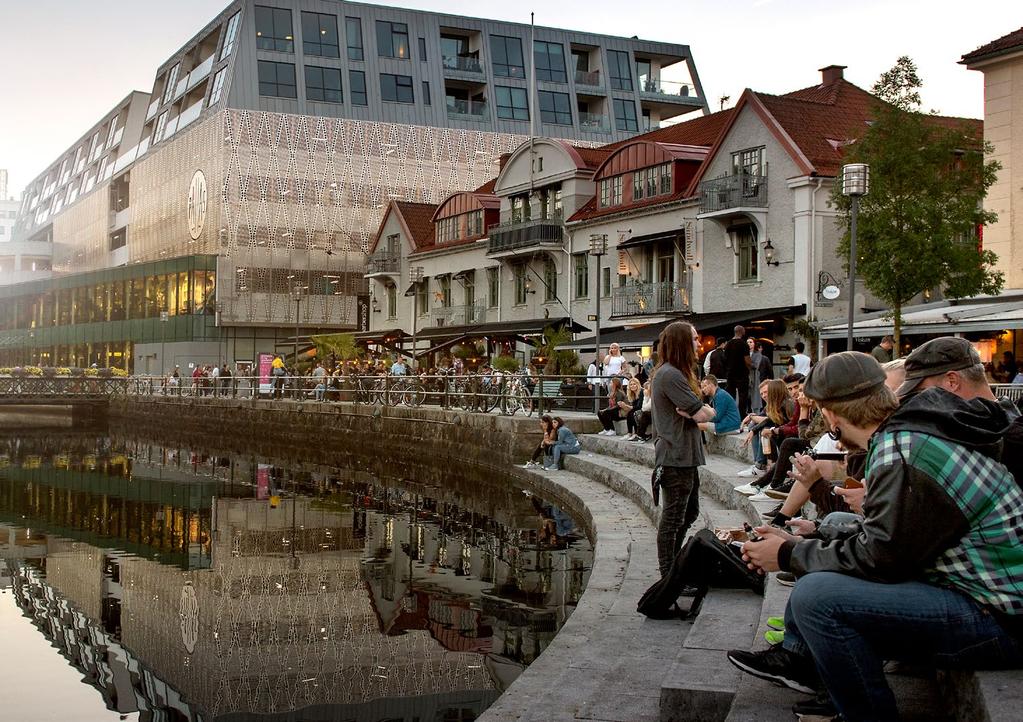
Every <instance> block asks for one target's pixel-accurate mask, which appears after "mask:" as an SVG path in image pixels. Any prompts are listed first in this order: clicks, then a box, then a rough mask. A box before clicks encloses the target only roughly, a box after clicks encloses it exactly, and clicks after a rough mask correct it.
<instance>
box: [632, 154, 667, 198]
mask: <svg viewBox="0 0 1023 722" xmlns="http://www.w3.org/2000/svg"><path fill="white" fill-rule="evenodd" d="M670 193H671V163H662V164H661V165H655V166H654V167H652V168H642V169H640V170H637V171H633V174H632V200H634V201H639V200H643V199H644V198H654V197H656V196H662V195H669V194H670Z"/></svg>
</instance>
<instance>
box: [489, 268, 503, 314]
mask: <svg viewBox="0 0 1023 722" xmlns="http://www.w3.org/2000/svg"><path fill="white" fill-rule="evenodd" d="M500 301H501V269H500V268H498V267H496V266H495V267H492V268H488V269H487V308H497V306H498V305H499V303H500Z"/></svg>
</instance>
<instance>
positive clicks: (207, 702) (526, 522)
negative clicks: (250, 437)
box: [0, 430, 593, 722]
mask: <svg viewBox="0 0 1023 722" xmlns="http://www.w3.org/2000/svg"><path fill="white" fill-rule="evenodd" d="M381 466H386V465H385V464H381V463H380V460H379V459H372V458H370V457H367V458H360V457H358V456H353V457H352V461H351V463H350V464H348V465H347V466H345V467H343V468H338V467H326V466H321V465H317V464H316V463H315V460H312V461H302V460H295V459H292V460H289V461H287V462H284V461H280V460H274V459H269V458H260V457H258V456H246V455H243V454H236V453H224V452H212V451H204V450H203V449H200V448H191V449H186V448H177V447H175V446H173V445H167V444H166V443H164V444H161V443H160V442H159V441H158V440H153V439H143V438H139V437H137V436H131V435H119V434H102V435H97V434H95V433H88V432H84V433H83V432H68V431H66V430H60V431H27V430H26V431H21V432H19V435H17V436H15V435H12V434H8V433H4V434H2V435H0V640H2V644H3V651H4V653H3V654H2V655H0V690H2V693H0V698H2V700H0V708H2V711H0V717H2V718H3V719H9V720H17V721H18V722H36V721H37V720H38V721H43V720H47V721H49V720H61V721H64V720H74V722H93V721H96V722H99V721H105V720H126V719H127V720H139V721H140V722H149V721H150V720H153V721H154V722H163V721H167V722H171V721H174V722H180V721H183V720H189V721H195V722H199V721H202V722H214V721H216V720H225V721H227V720H229V721H231V722H242V721H246V720H260V721H261V722H267V721H269V722H273V721H277V720H280V721H281V722H284V721H285V720H286V721H287V722H299V721H301V720H317V721H321V720H322V721H327V720H330V721H337V722H341V721H349V720H358V721H359V722H363V721H365V722H385V721H386V722H395V721H398V720H402V721H408V722H412V721H413V720H418V721H419V722H466V721H468V720H473V719H475V718H476V717H477V716H478V715H479V714H480V713H481V712H482V711H483V710H485V709H486V708H487V706H488V705H490V704H491V703H492V702H493V701H494V700H495V699H496V698H497V696H498V695H499V694H500V693H501V692H502V691H503V690H504V689H506V688H507V687H508V685H509V684H510V683H511V682H512V681H513V680H514V679H515V678H516V676H517V675H518V674H519V673H520V672H521V671H522V670H523V669H524V668H525V667H526V666H527V665H528V664H529V663H530V662H531V661H532V660H533V659H535V658H536V656H537V655H539V654H540V652H542V651H543V649H544V648H545V647H546V646H547V645H548V644H549V643H550V642H551V640H552V639H553V637H554V635H555V633H556V632H557V630H558V629H559V628H560V626H561V625H562V624H564V622H565V620H566V619H567V617H568V616H569V615H570V614H571V612H572V610H573V609H574V608H575V605H576V603H577V602H578V600H579V598H580V596H581V594H582V592H583V589H584V588H585V585H586V581H587V578H588V576H589V570H590V566H591V562H592V556H593V555H592V549H591V546H590V544H589V542H588V541H587V538H586V534H585V533H584V531H583V530H582V529H581V528H580V527H579V526H578V525H577V524H576V523H575V521H574V520H573V518H572V516H571V515H570V514H569V513H567V512H566V511H565V510H564V509H562V508H559V507H558V506H557V505H555V504H553V503H550V502H548V501H545V500H543V499H541V498H539V497H537V496H535V495H533V494H531V493H530V492H529V491H528V490H526V489H523V488H521V487H518V486H515V485H514V483H513V482H512V481H511V480H510V479H502V478H495V477H494V475H493V474H492V473H481V472H478V471H477V472H473V471H472V470H471V469H453V468H451V466H450V465H446V464H443V463H438V464H437V465H436V466H431V465H430V464H429V463H424V462H422V461H421V460H419V461H417V464H416V465H404V466H397V465H391V466H394V468H395V470H396V471H395V473H394V475H388V473H387V472H386V471H383V470H381V468H380V467H381Z"/></svg>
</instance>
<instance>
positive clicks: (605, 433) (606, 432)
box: [600, 429, 615, 436]
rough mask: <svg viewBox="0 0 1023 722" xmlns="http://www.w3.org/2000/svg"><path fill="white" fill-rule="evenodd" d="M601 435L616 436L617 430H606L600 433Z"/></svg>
mask: <svg viewBox="0 0 1023 722" xmlns="http://www.w3.org/2000/svg"><path fill="white" fill-rule="evenodd" d="M600 435H601V436H614V435H615V430H614V429H604V430H603V431H601V432H600Z"/></svg>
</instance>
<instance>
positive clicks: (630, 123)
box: [614, 98, 639, 133]
mask: <svg viewBox="0 0 1023 722" xmlns="http://www.w3.org/2000/svg"><path fill="white" fill-rule="evenodd" d="M614 105H615V127H616V128H617V129H618V130H624V131H626V132H628V133H635V132H637V131H638V130H639V123H638V121H637V119H636V103H635V101H632V100H625V99H623V98H615V99H614Z"/></svg>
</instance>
